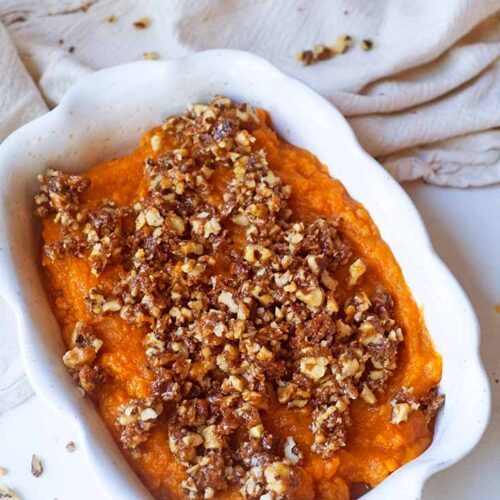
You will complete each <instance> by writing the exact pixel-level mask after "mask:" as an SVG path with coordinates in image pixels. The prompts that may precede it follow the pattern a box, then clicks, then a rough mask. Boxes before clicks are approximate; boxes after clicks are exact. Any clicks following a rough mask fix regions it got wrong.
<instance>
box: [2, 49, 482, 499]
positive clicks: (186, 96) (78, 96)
mask: <svg viewBox="0 0 500 500" xmlns="http://www.w3.org/2000/svg"><path fill="white" fill-rule="evenodd" d="M218 93H222V94H225V95H228V96H229V97H232V98H234V99H236V100H240V101H248V102H250V103H252V104H253V105H256V106H262V107H264V108H266V109H267V110H269V111H270V113H271V116H272V119H273V123H274V126H275V128H276V130H277V131H278V132H279V134H280V135H281V136H282V137H283V138H284V139H286V140H288V141H289V142H291V143H293V144H295V145H297V146H301V147H304V148H306V149H308V150H310V151H311V152H313V153H314V154H315V155H316V156H317V157H318V158H319V159H320V160H321V161H322V162H323V163H324V164H326V165H328V167H329V169H330V172H331V175H332V176H334V177H337V178H338V179H340V180H341V181H342V182H343V184H344V185H345V187H346V188H347V190H348V191H349V193H350V194H351V196H352V197H353V198H355V199H356V200H358V201H360V202H361V203H363V204H364V205H365V207H366V208H367V209H368V211H369V212H370V214H371V216H372V218H373V219H374V221H375V223H376V224H377V225H378V227H379V229H380V231H381V234H382V237H383V238H384V239H385V241H386V242H387V243H388V244H389V245H390V247H391V249H392V251H393V253H394V255H395V257H396V259H397V260H398V262H399V264H400V265H401V267H402V269H403V273H404V275H405V278H406V280H407V282H408V285H409V287H410V289H411V290H412V292H413V294H414V297H415V300H416V301H417V303H418V304H419V305H420V306H422V307H423V311H424V316H425V320H426V323H427V326H428V329H429V331H430V334H431V336H432V339H433V341H434V343H435V347H436V349H437V350H438V351H439V352H440V354H441V355H442V357H443V378H442V382H441V390H442V392H444V393H445V394H446V404H445V406H444V409H443V410H442V411H441V412H440V415H439V416H438V419H437V424H436V432H435V436H434V441H433V443H432V445H431V447H430V448H429V449H428V450H427V451H426V452H425V453H424V454H423V455H421V456H420V457H418V458H417V459H415V460H413V461H412V462H410V463H408V464H407V465H405V466H404V467H402V468H400V469H399V470H397V471H396V472H394V473H393V474H392V475H391V476H389V478H387V479H386V480H385V481H384V482H383V483H381V484H380V485H379V486H377V487H376V488H375V489H374V490H372V492H370V493H369V494H368V495H367V496H366V497H365V498H366V499H367V500H368V499H370V500H374V499H384V500H388V499H392V498H394V499H396V498H397V499H402V498H404V499H415V498H419V497H420V495H421V491H422V487H423V485H424V482H425V480H426V479H427V478H428V477H429V476H430V475H431V474H433V473H435V472H437V471H439V470H441V469H443V468H445V467H448V466H450V465H451V464H453V463H454V462H456V461H457V460H459V459H460V458H462V457H463V456H464V455H465V454H466V453H468V452H469V451H470V450H471V449H472V448H473V447H474V445H475V444H476V443H477V442H478V440H479V438H480V437H481V435H482V433H483V431H484V429H485V427H486V425H487V422H488V417H489V411H490V398H489V387H488V383H487V378H486V375H485V372H484V370H483V367H482V364H481V360H480V357H479V349H478V348H479V326H478V322H477V319H476V316H475V314H474V311H473V309H472V307H471V305H470V303H469V301H468V299H467V297H466V296H465V294H464V292H463V290H462V289H461V288H460V286H459V285H458V283H457V281H456V280H455V278H454V277H453V276H452V275H451V273H450V272H449V271H448V269H447V268H446V267H445V265H444V264H443V263H442V262H441V261H440V259H439V258H438V257H437V255H436V254H435V253H434V250H433V249H432V246H431V243H430V241H429V237H428V235H427V232H426V230H425V228H424V226H423V223H422V220H421V218H420V216H419V214H418V212H417V211H416V209H415V207H414V205H413V204H412V202H411V201H410V199H409V198H408V196H407V195H406V194H405V192H404V191H403V189H402V188H401V187H400V186H399V185H398V184H397V183H396V182H395V181H394V180H393V179H392V178H391V176H390V175H389V174H388V173H387V172H386V171H385V170H384V169H383V168H382V167H381V166H380V165H378V164H377V162H376V161H375V160H373V159H372V158H370V157H369V156H368V155H367V154H366V153H365V152H364V151H363V150H362V149H361V148H360V146H359V144H358V143H357V141H356V139H355V137H354V134H353V132H352V131H351V129H350V128H349V126H348V124H347V122H346V121H345V119H344V118H343V117H342V116H341V115H340V113H339V112H338V111H337V110H336V109H334V108H333V107H332V106H331V104H329V103H328V102H327V101H326V100H324V99H323V98H321V97H320V96H319V95H317V94H316V93H314V92H313V91H312V90H310V89H309V88H308V87H306V86H305V85H303V84H302V83H300V82H298V81H296V80H293V79H292V78H289V77H288V76H286V75H284V74H283V73H281V72H280V71H278V70H277V69H276V68H274V67H273V66H271V65H270V64H269V63H268V62H266V61H265V60H263V59H261V58H258V57H256V56H253V55H250V54H247V53H244V52H238V51H229V50H213V51H207V52H201V53H198V54H195V55H192V56H189V57H186V58H184V59H179V60H176V61H169V62H158V61H154V62H153V61H148V62H146V61H145V62H137V63H131V64H126V65H123V66H118V67H115V68H111V69H107V70H103V71H99V72H97V73H95V74H93V75H91V76H89V77H87V78H85V79H83V80H82V81H81V82H80V83H78V84H77V85H75V86H74V87H73V88H72V89H71V90H70V91H69V92H68V94H67V95H66V96H65V97H64V99H63V101H62V102H61V104H60V105H59V106H58V107H57V108H56V109H55V110H53V111H52V112H50V113H48V114H46V115H45V116H43V117H41V118H39V119H37V120H35V121H33V122H31V123H29V124H28V125H25V126H24V127H22V128H20V129H19V130H17V131H16V132H15V133H14V134H12V135H11V136H10V137H9V138H8V139H7V140H6V141H5V142H4V143H3V144H2V145H1V146H0V166H1V167H0V168H1V179H2V183H1V185H0V245H1V247H2V251H1V252H0V282H1V292H2V294H3V295H4V296H5V298H6V300H7V301H8V302H9V303H10V305H11V306H12V308H13V309H14V311H15V314H16V317H17V323H18V329H19V342H20V345H21V352H22V356H23V358H24V363H25V368H26V372H27V374H28V377H29V379H30V381H31V383H32V384H33V387H34V388H35V390H36V392H37V393H38V394H39V396H40V397H42V399H43V400H45V401H46V402H47V403H48V404H49V405H50V406H51V407H53V408H54V409H55V410H56V411H58V412H59V413H61V414H63V415H65V416H66V417H67V418H68V419H70V420H71V421H73V422H74V424H75V426H76V427H77V429H78V431H79V434H80V436H79V442H80V443H81V446H82V448H83V449H84V451H85V455H86V457H87V460H88V463H89V466H90V467H91V468H92V470H93V471H94V473H95V476H96V477H97V479H98V480H99V482H100V483H101V485H102V487H103V489H104V491H105V492H106V493H107V495H108V497H109V498H115V499H116V498H120V500H127V499H138V498H150V496H149V494H148V493H147V491H146V490H145V488H144V487H143V486H142V485H141V483H140V482H139V480H138V479H137V478H136V476H135V475H134V474H133V472H132V471H131V470H130V468H129V466H128V465H127V463H126V462H125V460H124V459H123V457H122V455H121V453H120V452H119V450H118V447H117V446H116V444H115V443H114V442H113V440H112V438H111V436H110V435H109V433H108V431H107V430H106V428H105V426H104V424H103V423H102V421H101V420H100V417H99V416H98V414H97V412H96V411H95V410H94V408H93V406H92V405H91V404H90V403H89V402H88V401H87V400H85V399H83V398H82V397H81V396H80V394H79V392H78V391H77V389H76V386H75V385H74V383H73V381H72V379H71V377H70V376H69V374H68V373H67V371H66V369H65V367H64V366H63V363H62V361H61V356H62V354H63V352H64V347H63V344H62V341H61V339H60V335H59V327H58V325H57V322H56V320H55V318H54V316H53V314H52V312H51V310H50V307H49V303H48V300H47V298H46V295H45V292H44V289H43V287H42V283H41V279H40V272H39V267H38V260H39V255H38V254H39V252H38V248H39V239H38V236H37V224H36V221H35V220H34V217H33V215H32V213H33V201H32V200H33V194H34V193H35V190H36V175H37V174H38V173H40V172H42V171H43V170H44V169H45V168H47V167H49V166H50V167H54V168H58V169H62V170H64V171H67V172H81V171H84V170H87V169H88V168H90V167H91V166H93V165H95V164H97V163H100V162H102V161H103V160H106V159H109V158H111V157H116V156H121V155H123V154H125V153H127V152H129V151H130V150H131V149H133V148H135V147H136V146H137V144H138V141H139V138H140V136H141V135H142V133H143V132H145V131H146V130H148V129H149V128H151V127H152V126H153V125H156V124H158V123H160V122H161V121H162V120H163V119H164V118H165V117H167V116H168V115H170V114H173V113H179V112H182V111H183V110H184V108H185V106H186V105H187V104H189V103H193V102H200V101H207V100H210V99H211V98H212V97H213V96H214V94H218Z"/></svg>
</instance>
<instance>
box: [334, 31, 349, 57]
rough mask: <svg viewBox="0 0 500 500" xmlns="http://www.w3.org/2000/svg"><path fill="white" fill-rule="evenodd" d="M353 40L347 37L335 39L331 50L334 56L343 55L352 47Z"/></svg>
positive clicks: (342, 36) (341, 36)
mask: <svg viewBox="0 0 500 500" xmlns="http://www.w3.org/2000/svg"><path fill="white" fill-rule="evenodd" d="M352 44H353V40H352V37H351V36H349V35H340V36H338V37H337V40H336V41H335V44H334V45H333V47H332V48H333V50H334V51H335V53H336V54H343V53H344V52H345V51H346V50H347V49H348V48H350V47H352Z"/></svg>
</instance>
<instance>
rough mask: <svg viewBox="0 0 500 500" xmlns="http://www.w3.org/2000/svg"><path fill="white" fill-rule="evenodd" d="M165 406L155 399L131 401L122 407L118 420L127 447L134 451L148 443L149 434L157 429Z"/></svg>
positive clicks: (122, 439) (123, 441) (122, 438)
mask: <svg viewBox="0 0 500 500" xmlns="http://www.w3.org/2000/svg"><path fill="white" fill-rule="evenodd" d="M162 410H163V406H162V404H161V403H158V402H155V401H154V399H153V398H143V399H134V400H131V401H130V402H129V403H128V404H126V405H122V406H121V407H120V408H119V411H118V417H117V419H116V423H117V426H118V427H119V428H120V429H121V441H122V443H123V444H124V445H125V446H126V447H127V448H131V449H134V448H136V447H137V446H139V445H140V444H141V443H143V442H144V441H146V439H147V436H148V433H149V432H150V431H151V429H153V428H154V427H155V425H156V424H157V422H158V417H159V416H160V415H161V412H162Z"/></svg>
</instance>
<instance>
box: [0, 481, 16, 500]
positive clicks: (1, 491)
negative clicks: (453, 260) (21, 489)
mask: <svg viewBox="0 0 500 500" xmlns="http://www.w3.org/2000/svg"><path fill="white" fill-rule="evenodd" d="M0 498H2V499H5V500H20V497H19V495H18V494H17V493H16V492H15V491H14V490H11V489H10V488H9V487H8V486H7V485H6V484H0Z"/></svg>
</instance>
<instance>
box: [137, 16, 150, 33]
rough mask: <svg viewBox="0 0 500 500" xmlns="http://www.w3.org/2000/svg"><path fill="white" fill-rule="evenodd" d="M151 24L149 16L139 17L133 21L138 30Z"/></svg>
mask: <svg viewBox="0 0 500 500" xmlns="http://www.w3.org/2000/svg"><path fill="white" fill-rule="evenodd" d="M150 24H151V19H150V18H149V17H142V18H141V19H139V20H137V21H135V22H134V27H135V28H137V29H140V30H143V29H145V28H147V27H148V26H149V25H150Z"/></svg>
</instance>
